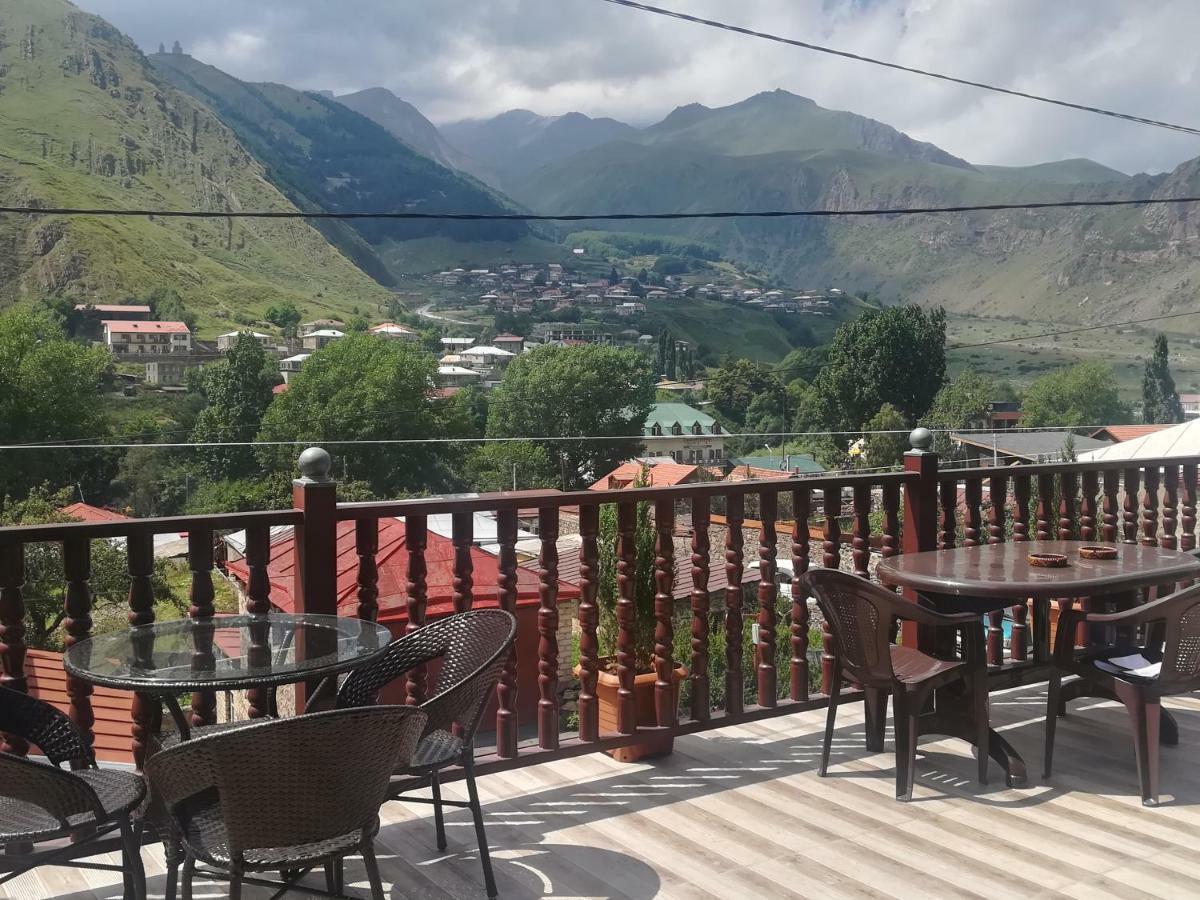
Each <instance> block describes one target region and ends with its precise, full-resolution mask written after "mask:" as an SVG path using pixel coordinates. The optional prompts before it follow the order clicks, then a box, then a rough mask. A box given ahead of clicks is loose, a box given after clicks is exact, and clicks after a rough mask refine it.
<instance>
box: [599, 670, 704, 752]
mask: <svg viewBox="0 0 1200 900" xmlns="http://www.w3.org/2000/svg"><path fill="white" fill-rule="evenodd" d="M609 662H611V660H608V659H602V660H600V665H601V667H602V668H601V670H600V672H599V674H598V675H597V677H596V701H597V706H598V707H599V713H600V716H599V717H600V733H601V734H605V733H610V734H611V733H614V732H616V730H617V690H618V688H620V686H621V682H620V680H619V679H618V678H617V676H616V675H615V674H614V673H612V672H607V671H605V670H604V668H603V667H604V666H605V665H606V664H607V663H609ZM575 675H576V677H578V675H579V667H578V666H576V667H575ZM687 677H688V670H687V668H686V667H685V666H681V665H679V664H676V666H675V680H674V685H673V690H672V691H671V695H672V697H671V703H672V705H673V706H674V707H675V708H676V709H678V707H679V684H680V682H681V681H683V680H684V679H685V678H687ZM656 680H657V676H656V675H655V673H653V672H642V673H641V674H639V675H636V676H634V679H633V702H634V706H635V707H636V709H637V724H638V727H639V728H641V727H654V726H656V725H658V715H657V713H656V712H655V710H654V682H655V681H656ZM674 746H675V736H674V735H670V734H665V735H664V734H656V735H651V736H650V737H648V738H647V739H646V740H645V741H642V742H640V743H637V744H629V745H628V746H625V747H618V748H617V749H615V750H609V751H607V752H608V755H609V756H611V757H612V758H613V759H615V760H616V761H617V762H637V761H638V760H639V759H644V758H646V757H652V756H664V755H666V754H668V753H670V752H671V750H672V749H673V748H674Z"/></svg>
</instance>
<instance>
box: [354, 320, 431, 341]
mask: <svg viewBox="0 0 1200 900" xmlns="http://www.w3.org/2000/svg"><path fill="white" fill-rule="evenodd" d="M367 331H368V332H370V333H371V334H374V335H378V336H379V337H385V338H390V339H391V340H394V341H416V340H420V337H421V335H420V334H418V333H417V332H415V331H413V330H412V329H411V328H405V327H404V326H403V325H397V324H396V323H395V322H384V323H382V324H380V325H373V326H371V327H370V328H368V329H367Z"/></svg>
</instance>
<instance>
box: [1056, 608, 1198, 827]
mask: <svg viewBox="0 0 1200 900" xmlns="http://www.w3.org/2000/svg"><path fill="white" fill-rule="evenodd" d="M1080 621H1086V622H1088V623H1089V624H1092V625H1104V626H1113V627H1114V628H1116V629H1117V630H1118V633H1120V632H1122V631H1125V632H1127V633H1129V634H1133V633H1135V632H1136V630H1138V629H1140V630H1141V631H1142V632H1143V636H1144V637H1145V640H1144V641H1143V642H1142V643H1143V645H1144V646H1141V647H1139V646H1136V645H1134V644H1133V643H1132V642H1122V645H1120V646H1106V647H1101V648H1099V649H1091V650H1088V651H1085V652H1084V653H1082V654H1077V653H1076V651H1075V627H1076V625H1077V624H1078V623H1079V622H1080ZM1134 654H1138V655H1141V656H1142V657H1143V658H1144V659H1145V660H1146V661H1147V662H1149V663H1158V664H1159V671H1158V673H1157V674H1148V673H1143V674H1138V673H1136V672H1134V671H1130V670H1127V669H1125V668H1123V667H1122V666H1119V665H1116V664H1114V663H1113V662H1111V661H1112V660H1115V659H1119V658H1122V657H1127V656H1130V655H1134ZM1064 673H1066V674H1068V675H1076V676H1078V680H1077V681H1073V682H1070V683H1068V684H1067V685H1065V686H1064V685H1063V683H1062V677H1063V674H1064ZM1064 688H1065V689H1064ZM1196 690H1200V585H1197V586H1195V587H1190V588H1186V589H1185V590H1182V591H1178V592H1176V593H1174V594H1171V595H1170V596H1167V597H1163V598H1162V599H1160V600H1155V601H1153V602H1151V603H1146V604H1144V605H1142V606H1136V607H1134V608H1133V609H1128V610H1125V611H1124V612H1117V613H1105V614H1096V613H1083V612H1080V611H1078V610H1075V609H1073V608H1072V609H1069V610H1064V611H1063V612H1062V614H1061V615H1060V616H1059V620H1058V632H1057V636H1056V639H1055V644H1054V667H1053V670H1052V671H1051V673H1050V684H1049V691H1048V696H1047V701H1046V758H1045V775H1046V777H1047V778H1049V777H1050V768H1051V763H1052V762H1053V757H1054V731H1055V726H1056V725H1057V723H1058V717H1059V716H1065V715H1066V702H1067V700H1068V699H1075V698H1077V697H1103V698H1106V699H1108V700H1116V701H1118V702H1120V703H1122V704H1124V706H1125V709H1126V710H1127V711H1128V712H1129V721H1130V724H1131V725H1132V726H1133V746H1134V753H1135V756H1136V759H1137V767H1138V780H1139V781H1140V783H1141V791H1142V803H1143V804H1144V805H1146V806H1156V805H1157V804H1158V781H1159V760H1158V747H1159V739H1160V729H1159V725H1160V722H1161V719H1162V698H1163V697H1168V696H1171V695H1173V694H1187V693H1191V692H1192V691H1196ZM1164 739H1165V736H1164Z"/></svg>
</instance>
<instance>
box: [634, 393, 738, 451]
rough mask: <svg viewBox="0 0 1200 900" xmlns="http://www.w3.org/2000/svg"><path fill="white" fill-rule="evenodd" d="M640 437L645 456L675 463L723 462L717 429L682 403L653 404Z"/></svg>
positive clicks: (709, 419) (711, 420)
mask: <svg viewBox="0 0 1200 900" xmlns="http://www.w3.org/2000/svg"><path fill="white" fill-rule="evenodd" d="M642 433H643V434H644V435H645V437H646V455H647V456H652V457H654V456H669V457H671V459H673V460H674V461H675V462H678V463H721V462H723V461H724V459H725V436H724V434H722V432H721V426H720V425H719V424H718V423H717V421H716V419H714V418H713V417H712V416H710V415H707V414H706V413H702V412H700V410H698V409H695V408H694V407H691V406H688V405H687V404H686V403H655V404H654V407H653V408H652V409H651V410H650V415H649V416H647V417H646V423H645V426H644V427H643V429H642Z"/></svg>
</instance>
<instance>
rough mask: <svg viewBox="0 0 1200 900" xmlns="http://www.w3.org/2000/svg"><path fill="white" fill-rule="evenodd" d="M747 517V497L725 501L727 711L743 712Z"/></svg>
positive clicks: (731, 497)
mask: <svg viewBox="0 0 1200 900" xmlns="http://www.w3.org/2000/svg"><path fill="white" fill-rule="evenodd" d="M745 518H746V497H745V495H743V494H731V495H730V496H728V497H726V498H725V580H726V584H727V586H726V588H725V711H726V712H727V713H733V714H736V713H740V712H741V711H742V709H743V707H744V705H745V704H744V702H743V696H742V692H743V691H744V690H745V684H744V680H743V678H742V565H743V563H742V546H743V544H744V536H743V534H742V522H743V521H745Z"/></svg>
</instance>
